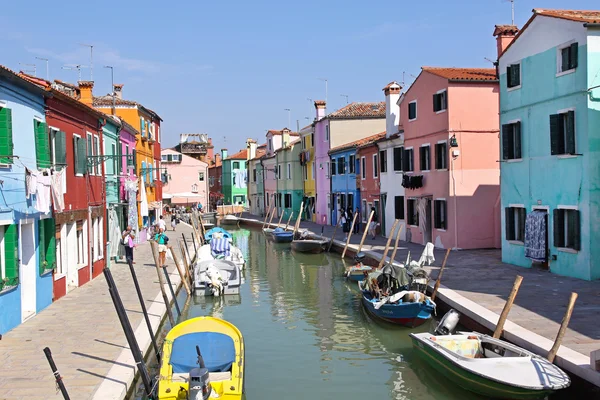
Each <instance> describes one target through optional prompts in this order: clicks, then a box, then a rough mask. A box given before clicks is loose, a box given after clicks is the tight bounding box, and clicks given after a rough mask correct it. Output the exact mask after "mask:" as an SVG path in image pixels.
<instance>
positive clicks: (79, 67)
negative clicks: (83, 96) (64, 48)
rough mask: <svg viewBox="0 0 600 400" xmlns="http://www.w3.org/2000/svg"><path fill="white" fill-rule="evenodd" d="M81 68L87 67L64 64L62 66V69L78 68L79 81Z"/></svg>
mask: <svg viewBox="0 0 600 400" xmlns="http://www.w3.org/2000/svg"><path fill="white" fill-rule="evenodd" d="M81 68H87V67H86V66H85V65H79V64H78V65H72V66H71V65H64V66H62V67H61V69H68V70H73V69H76V70H77V76H78V79H77V80H78V81H80V80H81Z"/></svg>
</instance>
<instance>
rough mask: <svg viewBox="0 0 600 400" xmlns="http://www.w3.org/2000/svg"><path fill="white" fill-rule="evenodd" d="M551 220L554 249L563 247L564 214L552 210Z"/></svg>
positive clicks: (557, 210) (560, 211)
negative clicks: (552, 221)
mask: <svg viewBox="0 0 600 400" xmlns="http://www.w3.org/2000/svg"><path fill="white" fill-rule="evenodd" d="M552 213H553V217H554V218H553V219H554V247H563V246H564V236H565V235H564V226H565V225H564V223H565V219H564V214H563V212H562V210H559V209H554V211H553V212H552Z"/></svg>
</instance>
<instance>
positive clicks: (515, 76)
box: [510, 64, 521, 87]
mask: <svg viewBox="0 0 600 400" xmlns="http://www.w3.org/2000/svg"><path fill="white" fill-rule="evenodd" d="M510 71H511V74H512V79H511V80H512V87H515V86H519V85H520V84H521V65H519V64H514V65H511V68H510Z"/></svg>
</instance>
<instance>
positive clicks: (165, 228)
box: [158, 215, 167, 232]
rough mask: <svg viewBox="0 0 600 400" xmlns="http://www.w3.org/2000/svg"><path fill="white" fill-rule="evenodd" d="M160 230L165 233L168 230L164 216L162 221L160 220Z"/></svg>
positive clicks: (161, 217)
mask: <svg viewBox="0 0 600 400" xmlns="http://www.w3.org/2000/svg"><path fill="white" fill-rule="evenodd" d="M158 229H162V230H163V232H164V231H166V230H167V223H166V222H165V220H164V219H163V216H162V215H161V216H160V219H159V220H158Z"/></svg>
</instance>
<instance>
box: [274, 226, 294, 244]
mask: <svg viewBox="0 0 600 400" xmlns="http://www.w3.org/2000/svg"><path fill="white" fill-rule="evenodd" d="M271 238H272V239H273V241H274V242H275V243H290V242H291V241H292V240H294V233H293V232H289V231H286V230H284V229H283V228H275V229H274V230H273V232H271Z"/></svg>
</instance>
